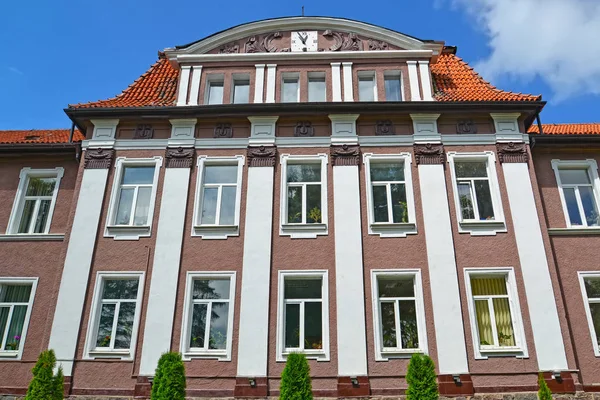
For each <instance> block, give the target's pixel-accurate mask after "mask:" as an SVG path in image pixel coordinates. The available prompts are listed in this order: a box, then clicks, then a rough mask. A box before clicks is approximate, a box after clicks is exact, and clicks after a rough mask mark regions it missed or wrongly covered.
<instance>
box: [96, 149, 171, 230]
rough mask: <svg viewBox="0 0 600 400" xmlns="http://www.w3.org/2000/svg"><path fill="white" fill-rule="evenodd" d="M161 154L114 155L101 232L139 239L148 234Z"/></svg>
mask: <svg viewBox="0 0 600 400" xmlns="http://www.w3.org/2000/svg"><path fill="white" fill-rule="evenodd" d="M161 164H162V157H154V158H151V159H126V158H123V157H120V158H117V162H116V164H115V169H116V172H115V181H114V183H113V188H112V193H111V206H110V208H109V213H108V215H109V219H108V223H107V227H106V232H105V236H108V237H115V238H116V239H139V237H140V236H150V227H151V225H152V216H153V214H154V201H155V197H156V186H157V180H158V172H159V168H160V166H161Z"/></svg>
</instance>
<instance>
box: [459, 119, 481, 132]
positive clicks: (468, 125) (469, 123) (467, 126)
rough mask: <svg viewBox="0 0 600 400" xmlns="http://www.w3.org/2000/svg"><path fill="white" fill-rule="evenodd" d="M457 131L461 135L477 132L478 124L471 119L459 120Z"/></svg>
mask: <svg viewBox="0 0 600 400" xmlns="http://www.w3.org/2000/svg"><path fill="white" fill-rule="evenodd" d="M456 133H457V134H459V135H466V134H475V133H477V125H476V124H475V123H474V122H473V120H471V119H467V120H463V121H458V123H457V124H456Z"/></svg>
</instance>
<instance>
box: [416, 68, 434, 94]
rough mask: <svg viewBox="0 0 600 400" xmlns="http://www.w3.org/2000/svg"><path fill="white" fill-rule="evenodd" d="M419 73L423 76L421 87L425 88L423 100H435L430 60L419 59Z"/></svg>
mask: <svg viewBox="0 0 600 400" xmlns="http://www.w3.org/2000/svg"><path fill="white" fill-rule="evenodd" d="M419 75H420V76H421V89H422V90H423V101H433V94H432V92H431V73H430V70H429V60H420V61H419Z"/></svg>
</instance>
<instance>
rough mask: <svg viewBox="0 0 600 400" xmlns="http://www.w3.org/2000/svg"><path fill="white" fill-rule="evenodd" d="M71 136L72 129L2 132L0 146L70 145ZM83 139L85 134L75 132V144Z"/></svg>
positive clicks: (0, 133) (0, 132)
mask: <svg viewBox="0 0 600 400" xmlns="http://www.w3.org/2000/svg"><path fill="white" fill-rule="evenodd" d="M70 134H71V130H70V129H39V130H38V129H35V130H34V129H32V130H28V131H0V144H20V143H22V144H35V143H68V142H69V135H70ZM83 139H84V136H83V134H82V133H81V132H79V131H78V130H75V132H74V133H73V142H81V141H82V140H83Z"/></svg>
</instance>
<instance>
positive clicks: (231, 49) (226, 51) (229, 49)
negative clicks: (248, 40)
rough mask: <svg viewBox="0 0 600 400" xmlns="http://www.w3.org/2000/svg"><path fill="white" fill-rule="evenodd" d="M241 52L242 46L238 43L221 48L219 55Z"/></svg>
mask: <svg viewBox="0 0 600 400" xmlns="http://www.w3.org/2000/svg"><path fill="white" fill-rule="evenodd" d="M239 52H240V46H239V45H238V44H237V43H236V42H233V43H227V44H225V45H223V46H221V48H219V54H233V53H239Z"/></svg>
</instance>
